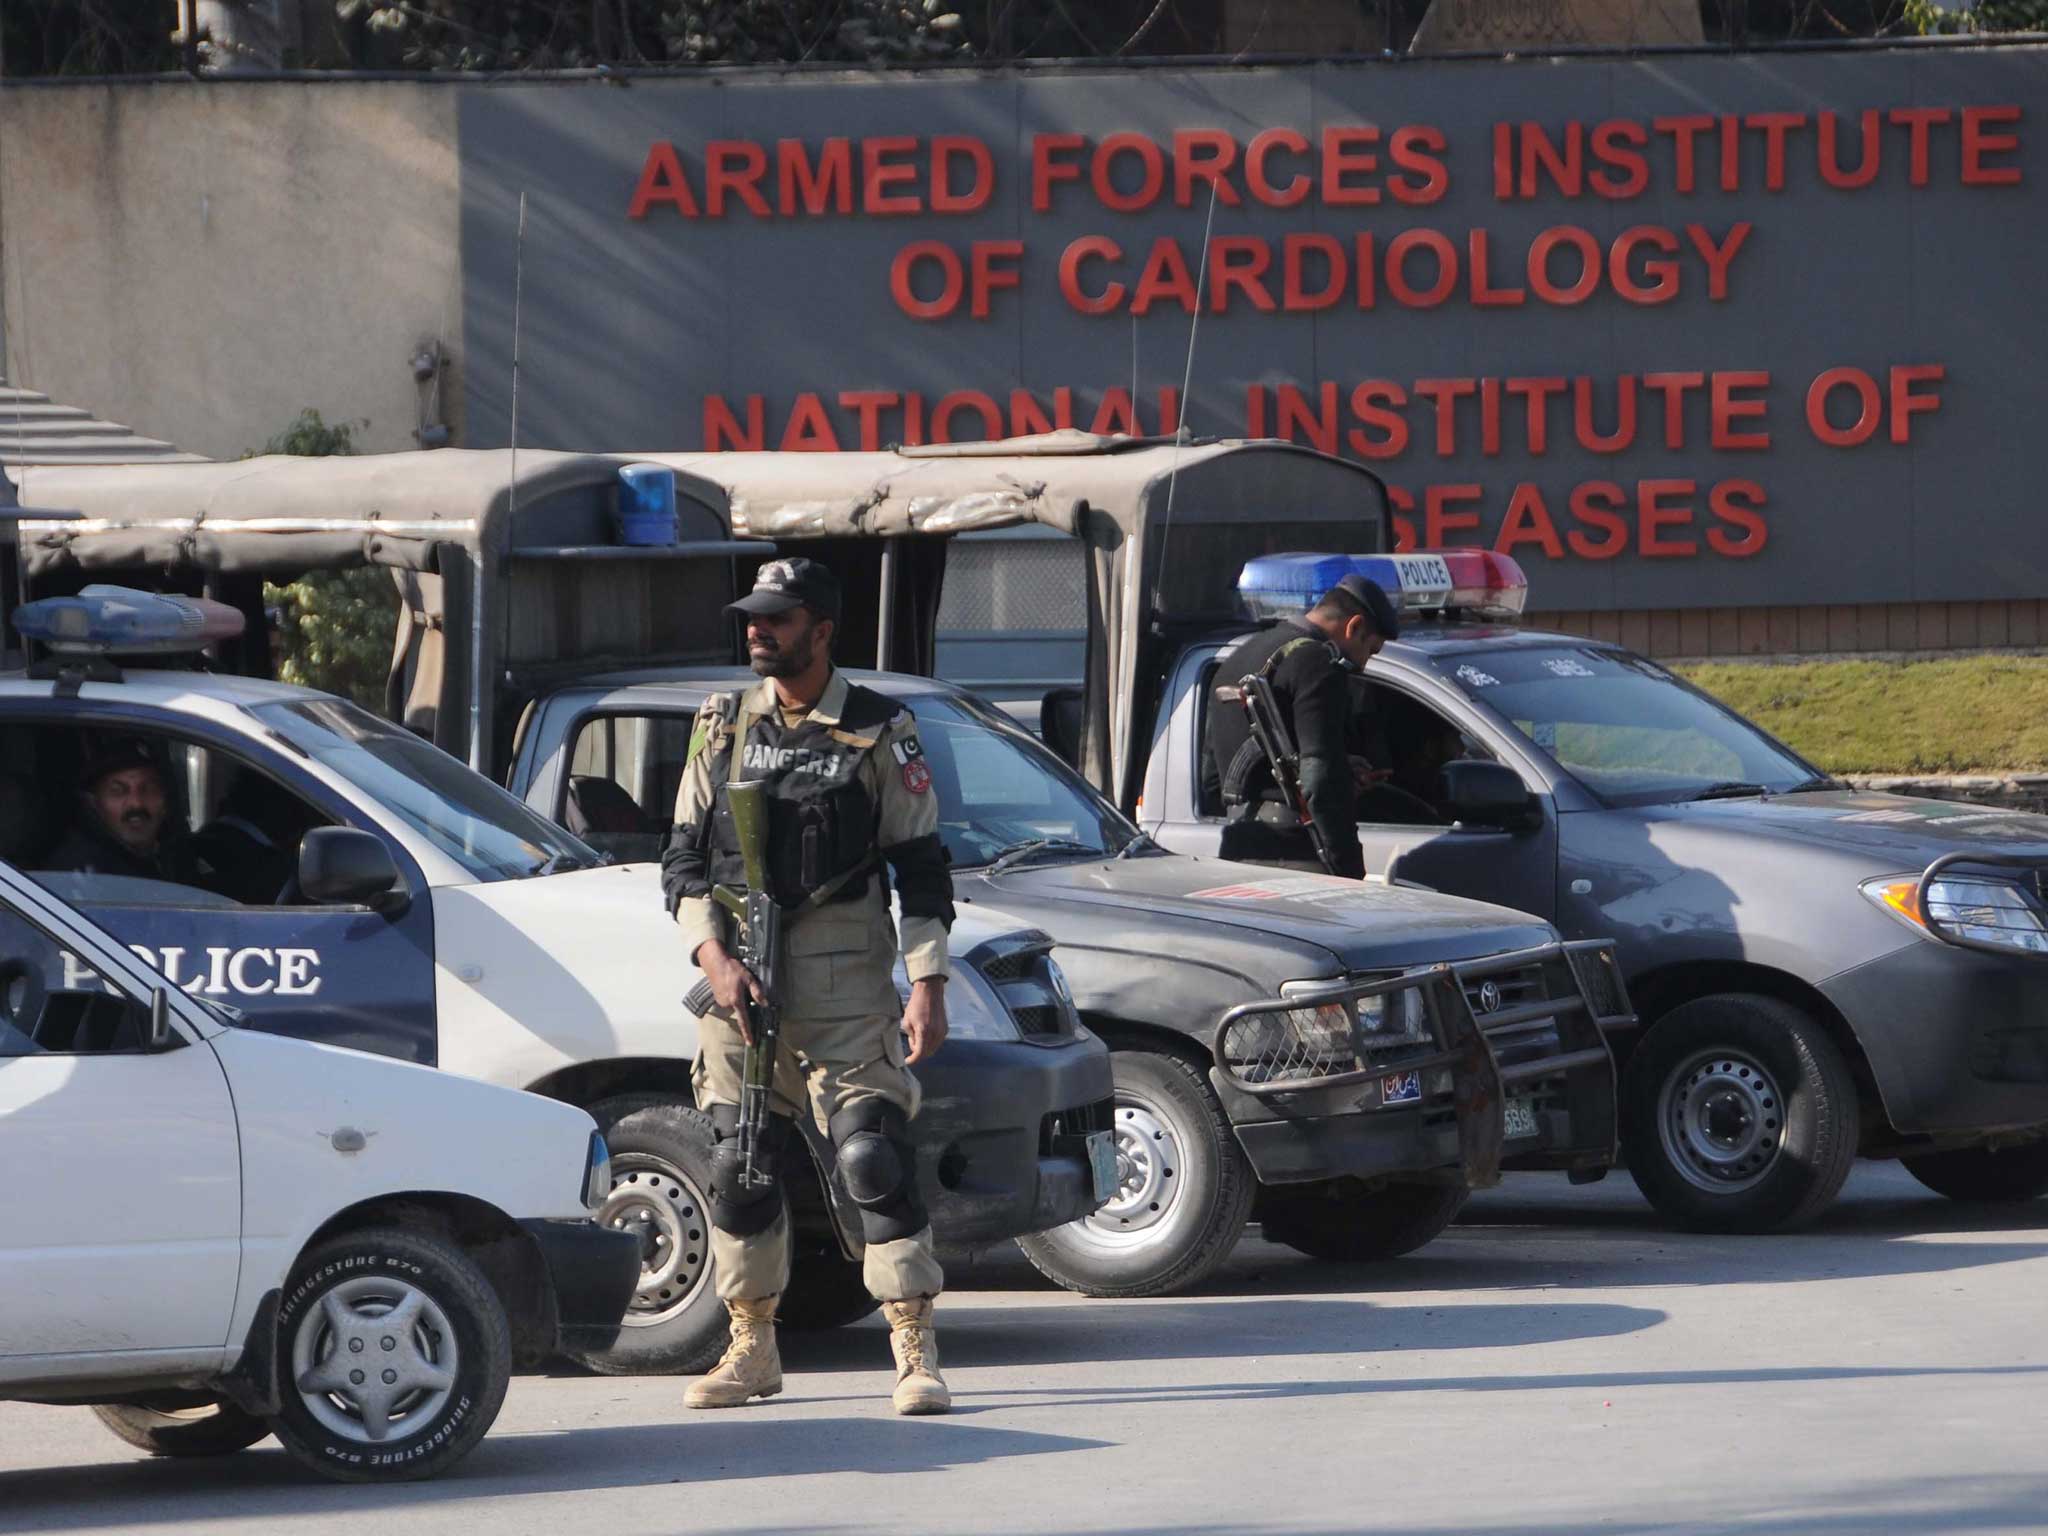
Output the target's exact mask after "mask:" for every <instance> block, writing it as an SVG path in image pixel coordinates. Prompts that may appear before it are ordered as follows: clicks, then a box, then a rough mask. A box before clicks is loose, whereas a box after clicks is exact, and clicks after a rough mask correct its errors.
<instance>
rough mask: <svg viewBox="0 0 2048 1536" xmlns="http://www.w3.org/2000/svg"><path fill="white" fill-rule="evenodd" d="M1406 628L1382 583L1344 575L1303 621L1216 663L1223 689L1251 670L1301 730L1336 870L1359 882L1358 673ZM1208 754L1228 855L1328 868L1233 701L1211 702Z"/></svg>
mask: <svg viewBox="0 0 2048 1536" xmlns="http://www.w3.org/2000/svg"><path fill="white" fill-rule="evenodd" d="M1400 633H1401V622H1400V619H1399V617H1398V616H1397V615H1396V614H1395V612H1394V605H1393V603H1392V602H1391V601H1390V600H1389V599H1388V597H1387V594H1386V592H1385V591H1384V590H1382V589H1381V587H1380V585H1379V583H1377V582H1375V581H1371V580H1369V579H1367V578H1366V577H1363V576H1355V575H1354V576H1346V577H1345V578H1344V579H1343V580H1342V581H1340V582H1339V583H1338V584H1337V585H1336V586H1334V587H1332V588H1331V589H1330V590H1329V591H1328V592H1326V593H1325V594H1323V597H1322V600H1321V601H1320V602H1318V603H1317V604H1316V605H1315V606H1314V607H1313V608H1311V609H1309V610H1308V612H1307V613H1305V614H1303V615H1302V616H1301V617H1300V618H1298V619H1288V620H1285V621H1283V622H1281V623H1279V624H1275V625H1273V626H1272V627H1271V628H1268V629H1262V630H1258V631H1256V632H1255V633H1253V634H1250V635H1247V636H1245V638H1244V639H1242V640H1240V641H1239V642H1238V643H1237V644H1236V645H1234V646H1232V647H1231V648H1230V649H1229V650H1228V651H1226V652H1224V653H1223V656H1222V659H1221V660H1220V661H1219V662H1218V664H1217V668H1216V678H1215V682H1216V686H1217V687H1218V688H1232V687H1234V686H1235V685H1236V684H1237V682H1238V680H1239V679H1240V678H1244V677H1248V676H1251V675H1253V674H1259V675H1262V676H1264V677H1265V678H1266V680H1267V681H1268V682H1269V683H1270V684H1271V685H1272V689H1273V693H1274V695H1275V698H1276V699H1277V701H1278V703H1279V705H1280V709H1281V713H1282V715H1283V717H1284V718H1283V720H1282V722H1281V723H1282V724H1283V725H1285V726H1286V727H1287V728H1288V729H1289V730H1290V731H1291V732H1292V733H1293V738H1294V748H1295V751H1296V752H1297V753H1299V754H1300V774H1301V788H1302V793H1303V796H1304V797H1305V798H1306V799H1307V801H1308V808H1309V814H1310V815H1311V816H1312V817H1313V818H1314V819H1315V824H1316V828H1317V830H1318V831H1320V832H1321V833H1322V837H1323V845H1324V846H1325V847H1326V848H1328V849H1329V851H1330V856H1331V859H1332V862H1333V864H1334V868H1333V869H1332V870H1331V873H1333V874H1338V875H1345V876H1348V877H1350V878H1352V879H1359V878H1362V877H1363V876H1364V874H1365V856H1364V854H1363V853H1362V852H1361V850H1360V849H1359V846H1358V798H1357V796H1358V785H1357V782H1356V780H1355V778H1354V776H1353V772H1352V766H1351V758H1350V754H1349V746H1350V743H1351V741H1352V738H1353V729H1352V713H1353V710H1354V708H1355V691H1354V689H1353V688H1352V686H1351V677H1352V675H1353V674H1354V673H1355V672H1357V671H1358V670H1359V669H1361V668H1363V667H1364V666H1365V664H1366V663H1367V662H1368V661H1370V660H1371V659H1372V658H1373V657H1374V656H1375V655H1376V654H1378V652H1379V649H1380V647H1381V646H1383V645H1385V644H1386V643H1387V641H1389V640H1393V639H1397V638H1399V636H1400ZM1209 759H1210V767H1211V770H1212V771H1213V772H1214V773H1215V774H1216V776H1217V779H1218V781H1219V783H1220V784H1221V786H1222V793H1223V805H1224V813H1225V815H1226V817H1227V818H1228V820H1227V822H1226V824H1225V826H1224V828H1223V849H1222V852H1223V857H1224V858H1226V859H1237V860H1241V861H1243V862H1245V863H1250V864H1278V865H1283V866H1286V867H1290V868H1301V869H1321V868H1322V867H1323V865H1322V863H1321V861H1320V860H1319V859H1317V857H1316V851H1315V843H1314V841H1313V840H1312V839H1311V838H1310V836H1309V833H1308V830H1307V828H1305V827H1303V826H1302V825H1301V822H1300V818H1299V817H1298V816H1297V815H1296V813H1295V810H1294V807H1293V806H1291V805H1289V804H1288V803H1287V799H1286V796H1285V794H1284V793H1283V792H1282V791H1281V789H1280V786H1279V785H1278V784H1277V783H1276V782H1275V781H1274V778H1273V772H1272V767H1271V765H1270V764H1268V763H1267V762H1266V760H1265V757H1264V754H1263V753H1261V752H1260V751H1259V748H1258V744H1257V743H1256V742H1255V741H1254V740H1253V739H1252V734H1251V727H1250V725H1249V724H1248V723H1247V721H1246V720H1245V714H1244V709H1243V707H1242V705H1240V704H1239V703H1237V702H1236V700H1235V699H1234V698H1223V697H1218V698H1214V699H1212V700H1211V701H1210V705H1209Z"/></svg>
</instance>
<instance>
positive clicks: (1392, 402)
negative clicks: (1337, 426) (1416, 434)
mask: <svg viewBox="0 0 2048 1536" xmlns="http://www.w3.org/2000/svg"><path fill="white" fill-rule="evenodd" d="M1407 403H1408V392H1407V391H1406V390H1404V389H1402V388H1401V386H1400V385H1398V384H1388V383H1384V382H1381V381H1379V380H1375V379H1368V380H1367V381H1366V382H1365V383H1363V384H1360V385H1359V386H1358V387H1357V388H1356V389H1354V390H1352V391H1351V414H1352V415H1353V416H1355V417H1357V418H1358V425H1357V426H1355V427H1353V428H1352V429H1351V430H1350V431H1349V432H1347V433H1345V434H1344V441H1345V442H1346V444H1348V445H1349V447H1350V449H1351V451H1352V452H1353V453H1355V454H1357V455H1358V456H1359V457H1360V458H1361V459H1397V458H1399V457H1400V456H1401V455H1402V454H1404V453H1406V452H1407V451H1408V418H1407V417H1405V416H1403V415H1402V414H1401V413H1400V411H1399V410H1390V409H1388V407H1390V406H1394V407H1398V406H1403V405H1406V404H1407ZM1374 432H1376V433H1378V434H1379V435H1378V436H1376V437H1375V436H1368V433H1374Z"/></svg>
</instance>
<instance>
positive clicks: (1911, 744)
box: [1673, 654, 2048, 773]
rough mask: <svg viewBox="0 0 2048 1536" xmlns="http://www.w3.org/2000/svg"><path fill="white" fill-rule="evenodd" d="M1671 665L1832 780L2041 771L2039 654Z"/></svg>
mask: <svg viewBox="0 0 2048 1536" xmlns="http://www.w3.org/2000/svg"><path fill="white" fill-rule="evenodd" d="M1673 670H1674V671H1676V672H1680V673H1682V674H1684V676H1685V677H1686V678H1687V679H1688V680H1689V681H1691V682H1692V683H1694V684H1695V685H1696V686H1698V687H1700V688H1704V689H1705V690H1706V691H1707V692H1708V693H1711V694H1713V695H1714V696H1715V697H1716V698H1718V699H1720V700H1721V701H1722V702H1723V703H1724V704H1726V705H1728V706H1729V707H1730V708H1731V709H1733V710H1735V711H1737V712H1738V713H1740V714H1743V715H1746V716H1748V717H1749V718H1750V719H1751V720H1754V721H1755V722H1756V723H1757V724H1758V725H1761V726H1762V727H1763V728H1764V729H1765V730H1767V731H1769V732H1770V733H1771V734H1772V735H1774V736H1776V737H1777V738H1778V739H1779V740H1781V741H1784V742H1786V743H1788V744H1789V745H1790V746H1792V747H1793V748H1794V749H1795V750H1796V751H1798V752H1799V753H1800V755H1801V756H1803V757H1805V758H1807V759H1809V760H1810V761H1812V762H1814V763H1817V764H1818V765H1819V766H1820V767H1822V768H1824V769H1826V770H1827V771H1828V772H1830V773H2001V772H2013V771H2018V770H2026V769H2038V768H2042V767H2048V656H2017V655H1998V654H1988V655H1981V656H1966V657H1961V658H1955V659H1945V660H1939V661H1908V662H1892V661H1813V662H1798V663H1789V664H1778V663H1732V664H1731V663H1702V664H1698V665H1687V666H1681V667H1675V668H1673Z"/></svg>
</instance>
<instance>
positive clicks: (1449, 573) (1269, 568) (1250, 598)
mask: <svg viewBox="0 0 2048 1536" xmlns="http://www.w3.org/2000/svg"><path fill="white" fill-rule="evenodd" d="M1346 576H1363V577H1365V578H1367V579H1368V580H1370V581H1375V582H1377V583H1379V585H1380V587H1381V588H1382V589H1383V590H1384V591H1385V592H1386V594H1387V596H1388V597H1389V598H1391V599H1392V600H1393V603H1394V606H1395V607H1396V608H1398V609H1400V610H1401V611H1403V612H1405V613H1421V612H1430V611H1439V610H1448V609H1456V610H1459V611H1460V612H1465V613H1472V614H1476V615H1480V616H1483V617H1486V618H1515V617H1518V616H1519V615H1520V614H1521V612H1522V609H1523V606H1524V605H1525V604H1526V602H1527V601H1528V596H1529V581H1528V578H1527V577H1526V576H1524V575H1523V574H1522V568H1521V567H1520V566H1519V565H1517V564H1516V563H1515V562H1514V561H1513V560H1511V559H1509V558H1508V557H1507V556H1506V555H1500V554H1495V553H1494V552H1493V551H1492V550H1487V549H1443V550H1418V551H1416V552H1415V553H1413V554H1405V555H1329V554H1286V555H1261V556H1260V557H1259V558H1257V559H1256V560H1252V561H1250V562H1248V563H1247V564H1246V565H1245V567H1244V569H1243V570H1242V571H1240V572H1239V573H1238V577H1237V595H1238V601H1239V602H1240V603H1241V604H1242V605H1243V607H1244V610H1245V612H1246V613H1247V614H1248V615H1250V616H1251V617H1252V618H1254V619H1260V620H1264V619H1277V618H1285V617H1287V616H1288V615H1290V614H1297V613H1300V612H1302V611H1303V610H1304V609H1307V608H1310V607H1313V606H1314V605H1315V604H1316V602H1318V601H1319V600H1320V599H1321V598H1322V596H1323V594H1324V593H1326V592H1328V591H1329V590H1330V589H1331V588H1332V587H1334V586H1336V585H1337V583H1338V582H1340V581H1342V580H1343V579H1344V578H1345V577H1346Z"/></svg>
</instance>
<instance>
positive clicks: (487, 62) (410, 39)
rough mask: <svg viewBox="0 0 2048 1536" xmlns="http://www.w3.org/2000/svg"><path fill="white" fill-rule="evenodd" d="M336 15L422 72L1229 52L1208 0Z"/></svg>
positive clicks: (744, 2) (540, 5) (838, 1)
mask: <svg viewBox="0 0 2048 1536" xmlns="http://www.w3.org/2000/svg"><path fill="white" fill-rule="evenodd" d="M335 9H336V13H337V15H339V17H340V18H341V19H342V20H343V21H344V22H345V23H348V24H351V25H361V26H362V27H363V28H364V30H365V32H366V33H367V34H368V36H369V38H370V39H371V47H372V48H373V49H374V50H375V51H376V52H377V53H379V54H380V55H382V56H385V57H386V58H387V59H389V56H390V55H392V54H393V53H394V52H395V53H396V55H397V57H396V58H395V59H389V61H391V62H402V63H403V64H405V65H408V66H410V67H413V68H419V69H452V70H515V69H563V68H590V67H593V66H596V65H603V64H626V65H636V66H638V65H662V64H793V63H827V64H865V65H880V66H890V65H894V66H901V65H914V64H931V63H948V62H966V61H970V60H982V61H991V62H995V61H1002V60H1006V59H1015V58H1074V57H1078V58H1089V57H1097V56H1103V55H1110V54H1116V53H1125V52H1130V53H1143V54H1159V53H1208V52H1214V51H1216V50H1217V49H1218V48H1219V47H1220V35H1219V24H1218V16H1220V7H1218V6H1214V5H1209V4H1204V3H1200V0H995V3H983V4H980V5H975V4H973V3H971V0H612V3H603V0H601V3H598V4H594V5H592V4H584V3H573V4H572V3H557V0H336V7H335ZM1183 12H1186V13H1187V14H1186V15H1183Z"/></svg>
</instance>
